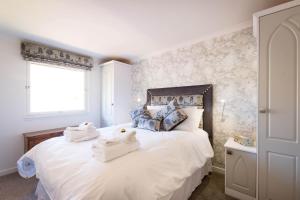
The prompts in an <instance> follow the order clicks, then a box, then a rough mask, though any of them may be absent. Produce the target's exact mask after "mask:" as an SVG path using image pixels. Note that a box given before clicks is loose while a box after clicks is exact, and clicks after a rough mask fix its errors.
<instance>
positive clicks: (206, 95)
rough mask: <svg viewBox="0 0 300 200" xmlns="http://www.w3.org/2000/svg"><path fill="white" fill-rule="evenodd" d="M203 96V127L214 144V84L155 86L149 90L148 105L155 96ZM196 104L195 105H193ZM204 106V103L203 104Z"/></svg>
mask: <svg viewBox="0 0 300 200" xmlns="http://www.w3.org/2000/svg"><path fill="white" fill-rule="evenodd" d="M201 95H202V96H203V108H204V113H203V129H204V130H205V131H206V132H207V133H208V136H209V140H210V142H211V144H212V145H213V127H212V126H213V111H212V109H213V85H212V84H207V85H193V86H183V87H170V88H155V89H148V90H147V105H151V99H153V97H154V96H193V97H194V96H196V97H197V96H201ZM192 106H195V105H192ZM201 106H202V105H201Z"/></svg>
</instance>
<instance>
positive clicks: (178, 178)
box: [24, 124, 213, 200]
mask: <svg viewBox="0 0 300 200" xmlns="http://www.w3.org/2000/svg"><path fill="white" fill-rule="evenodd" d="M119 127H124V128H126V129H130V125H129V124H126V125H120V126H119ZM115 128H116V127H109V128H103V129H99V132H100V133H101V134H106V135H109V134H111V133H112V132H113V130H114V129H115ZM136 131H137V139H138V141H139V142H140V149H139V150H138V151H135V152H132V153H130V154H127V155H126V156H123V157H120V158H118V159H115V160H113V161H111V162H107V163H101V162H99V161H97V160H95V159H94V158H93V157H92V151H91V145H92V144H93V143H94V142H95V140H91V141H86V142H80V143H70V142H67V141H66V140H65V139H64V137H58V138H53V139H50V140H47V141H45V142H43V143H41V144H39V145H37V146H35V147H34V148H33V149H32V150H30V151H29V152H27V153H26V154H25V155H24V156H27V157H29V158H31V159H32V160H33V161H34V162H35V167H36V177H37V178H38V179H39V184H38V187H37V194H38V197H39V199H51V200H67V199H72V200H82V199H92V200H93V199H95V200H98V199H105V200H118V199H122V200H126V199H128V200H141V199H143V200H148V199H149V200H153V199H160V200H169V199H172V200H179V199H180V200H183V199H188V197H189V196H190V195H191V193H192V192H193V190H194V189H195V188H196V187H197V186H198V185H199V184H200V183H201V180H202V178H203V177H204V176H205V175H207V174H208V173H209V172H210V171H211V161H210V160H211V158H212V157H213V150H212V147H211V144H210V142H209V138H208V135H207V133H206V132H205V131H203V130H202V129H199V130H198V131H196V132H186V131H170V132H152V131H147V130H143V129H136Z"/></svg>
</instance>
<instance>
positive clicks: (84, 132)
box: [64, 122, 99, 142]
mask: <svg viewBox="0 0 300 200" xmlns="http://www.w3.org/2000/svg"><path fill="white" fill-rule="evenodd" d="M64 136H65V138H66V140H67V141H70V142H81V141H86V140H91V139H94V138H96V137H98V136H99V134H98V132H97V130H96V127H94V125H93V123H91V122H84V123H82V124H80V125H79V126H77V127H67V128H66V130H65V131H64Z"/></svg>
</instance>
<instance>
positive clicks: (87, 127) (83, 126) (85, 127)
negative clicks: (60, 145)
mask: <svg viewBox="0 0 300 200" xmlns="http://www.w3.org/2000/svg"><path fill="white" fill-rule="evenodd" d="M95 129H96V127H95V126H94V125H93V123H92V122H84V123H82V124H80V125H79V126H76V127H67V129H66V130H68V131H94V130H95Z"/></svg>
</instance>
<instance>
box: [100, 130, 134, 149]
mask: <svg viewBox="0 0 300 200" xmlns="http://www.w3.org/2000/svg"><path fill="white" fill-rule="evenodd" d="M135 135H136V132H135V130H131V131H125V132H124V133H121V131H120V130H119V129H117V130H116V131H114V133H113V136H109V137H106V136H105V134H104V135H101V137H99V139H98V140H97V143H99V144H102V145H104V146H112V145H116V144H119V143H121V142H123V143H131V142H136V141H137V140H136V137H135Z"/></svg>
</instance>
